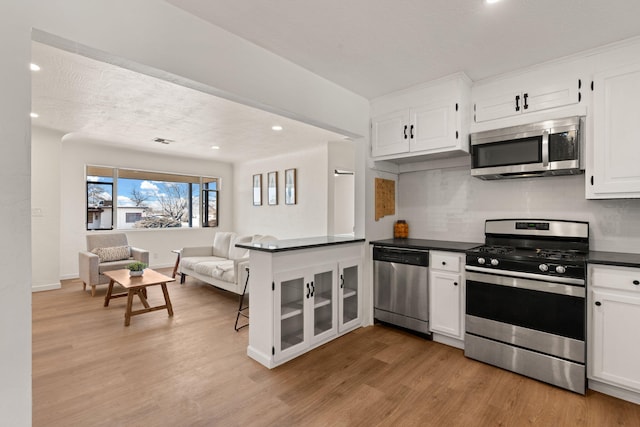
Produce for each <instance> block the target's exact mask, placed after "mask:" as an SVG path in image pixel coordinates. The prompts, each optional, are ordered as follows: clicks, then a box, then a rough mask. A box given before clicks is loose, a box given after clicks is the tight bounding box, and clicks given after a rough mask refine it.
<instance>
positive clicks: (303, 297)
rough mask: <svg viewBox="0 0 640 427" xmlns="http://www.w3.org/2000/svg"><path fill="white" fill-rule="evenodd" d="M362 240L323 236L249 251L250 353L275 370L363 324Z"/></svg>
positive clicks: (257, 246) (263, 245)
mask: <svg viewBox="0 0 640 427" xmlns="http://www.w3.org/2000/svg"><path fill="white" fill-rule="evenodd" d="M363 243H364V239H362V238H353V237H335V236H322V237H311V238H303V239H290V240H278V241H273V242H261V243H253V244H251V243H247V244H241V243H239V244H237V245H236V246H237V247H240V248H244V249H249V250H250V254H249V264H250V266H251V267H250V268H251V271H250V272H249V288H250V306H251V308H250V316H249V346H248V348H247V354H248V355H249V357H251V358H253V359H255V360H256V361H258V362H259V363H261V364H263V365H264V366H266V367H268V368H273V367H276V366H278V365H280V364H282V363H284V362H286V361H288V360H291V359H293V358H295V357H297V356H299V355H301V354H303V353H305V352H307V351H309V350H311V349H313V348H315V347H317V346H319V345H322V344H324V343H326V342H327V341H330V340H332V339H334V338H337V337H338V336H340V335H343V334H345V333H347V332H349V331H351V330H353V329H355V328H357V327H359V326H360V325H361V323H362V265H363V259H364V250H365V248H364V244H363Z"/></svg>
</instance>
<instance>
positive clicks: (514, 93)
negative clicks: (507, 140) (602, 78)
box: [472, 61, 586, 123]
mask: <svg viewBox="0 0 640 427" xmlns="http://www.w3.org/2000/svg"><path fill="white" fill-rule="evenodd" d="M580 62H581V61H573V62H571V63H569V62H567V63H560V64H550V65H543V66H540V67H536V68H534V69H531V70H529V71H526V72H523V73H519V74H517V75H509V76H506V77H504V76H502V77H499V78H495V79H490V80H486V81H482V82H479V83H477V84H475V85H474V87H473V92H472V104H473V120H474V122H475V123H481V122H488V121H491V120H496V119H505V118H509V117H515V116H521V115H526V114H530V113H535V112H539V111H544V110H550V109H554V108H561V107H566V106H570V105H575V104H578V103H580V102H582V101H583V92H584V91H585V89H586V88H585V80H584V77H582V76H581V72H582V70H583V69H582V67H581V66H580ZM557 118H560V117H557Z"/></svg>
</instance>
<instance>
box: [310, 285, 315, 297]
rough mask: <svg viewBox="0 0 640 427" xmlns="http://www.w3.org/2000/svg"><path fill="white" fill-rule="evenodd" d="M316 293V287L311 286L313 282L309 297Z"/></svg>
mask: <svg viewBox="0 0 640 427" xmlns="http://www.w3.org/2000/svg"><path fill="white" fill-rule="evenodd" d="M315 293H316V287H315V286H313V282H311V296H313V294H315Z"/></svg>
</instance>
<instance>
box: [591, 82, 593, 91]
mask: <svg viewBox="0 0 640 427" xmlns="http://www.w3.org/2000/svg"><path fill="white" fill-rule="evenodd" d="M591 90H592V91H593V80H592V81H591Z"/></svg>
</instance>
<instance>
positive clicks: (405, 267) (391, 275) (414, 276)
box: [373, 246, 429, 334]
mask: <svg viewBox="0 0 640 427" xmlns="http://www.w3.org/2000/svg"><path fill="white" fill-rule="evenodd" d="M428 270H429V251H426V250H415V249H404V248H395V247H393V248H392V247H383V246H374V247H373V271H374V275H373V288H374V297H373V307H374V312H373V317H374V318H375V319H376V320H380V321H382V322H386V323H391V324H393V325H397V326H401V327H403V328H407V329H411V330H413V331H417V332H422V333H425V334H428V333H429V299H428V298H429V292H428V286H427V285H428V274H427V273H428Z"/></svg>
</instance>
